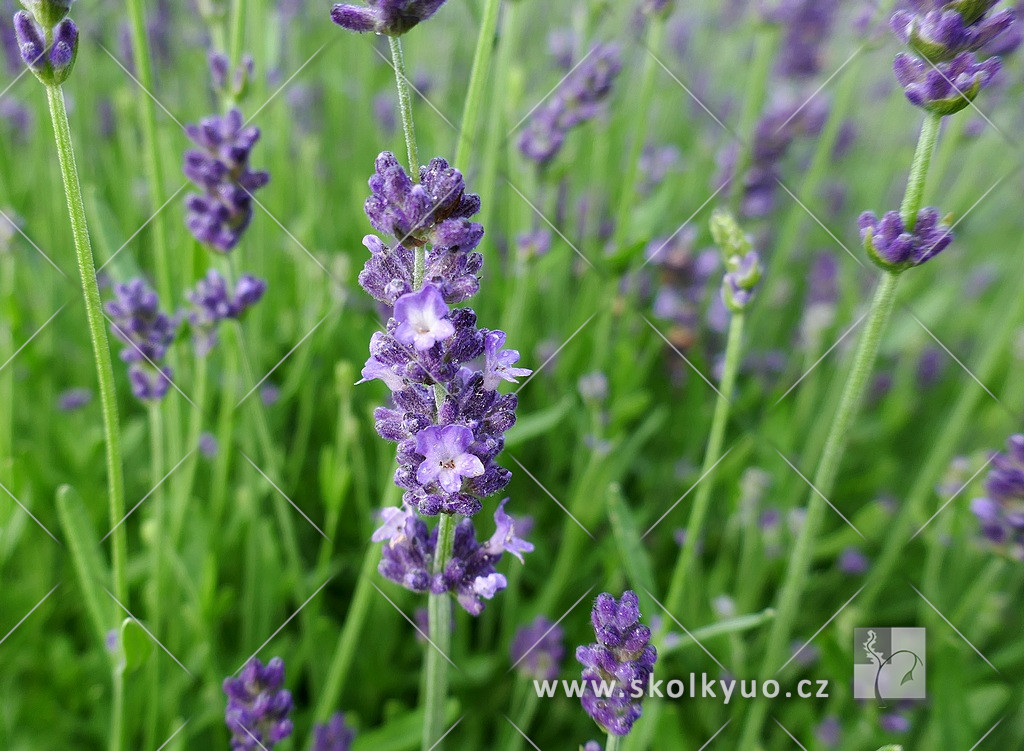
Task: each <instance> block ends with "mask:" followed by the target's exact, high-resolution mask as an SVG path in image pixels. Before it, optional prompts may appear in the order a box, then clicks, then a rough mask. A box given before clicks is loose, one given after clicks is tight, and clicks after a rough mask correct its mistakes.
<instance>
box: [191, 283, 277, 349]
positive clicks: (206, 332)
mask: <svg viewBox="0 0 1024 751" xmlns="http://www.w3.org/2000/svg"><path fill="white" fill-rule="evenodd" d="M266 290H267V283H266V282H265V281H263V280H262V279H257V278H256V277H253V276H249V275H248V274H243V275H242V276H241V277H239V279H238V282H237V283H236V284H235V289H234V291H231V290H229V289H228V285H227V281H226V280H225V279H224V277H222V276H221V275H220V273H219V272H217V271H216V270H214V269H211V270H210V271H209V272H208V273H207V274H206V277H205V278H204V279H200V280H199V283H198V284H196V288H195V289H194V290H192V291H191V292H189V294H188V300H189V302H190V303H192V310H191V311H190V312H189V315H188V320H189V323H190V324H191V326H192V330H193V341H194V342H195V348H196V352H197V353H198V354H199V355H201V356H202V355H206V354H208V353H209V352H210V350H212V349H213V347H214V345H216V343H217V328H218V327H219V325H220V323H221V321H224V320H226V319H228V318H235V319H237V318H241V317H242V315H244V314H245V312H246V311H247V310H248V309H249V308H251V307H252V306H253V305H255V304H256V303H257V302H259V301H260V300H261V299H262V297H263V294H264V292H266Z"/></svg>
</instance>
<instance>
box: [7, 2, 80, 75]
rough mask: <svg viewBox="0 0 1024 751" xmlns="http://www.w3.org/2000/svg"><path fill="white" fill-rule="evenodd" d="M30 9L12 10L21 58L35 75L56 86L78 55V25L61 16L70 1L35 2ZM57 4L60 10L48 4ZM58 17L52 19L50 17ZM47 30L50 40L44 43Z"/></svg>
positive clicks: (67, 8)
mask: <svg viewBox="0 0 1024 751" xmlns="http://www.w3.org/2000/svg"><path fill="white" fill-rule="evenodd" d="M31 5H32V6H33V7H34V11H33V13H34V17H33V13H29V12H28V11H24V10H22V11H18V12H17V13H15V14H14V33H15V35H16V36H17V40H18V46H19V47H20V49H21V59H22V60H23V61H24V62H25V65H27V66H28V67H29V70H31V71H32V72H33V73H34V74H35V76H36V78H38V79H39V80H40V81H42V82H43V83H45V84H47V85H48V86H58V85H60V84H62V83H64V81H66V80H67V78H68V76H70V75H71V70H72V69H73V68H74V67H75V59H76V58H77V57H78V27H77V26H76V25H75V22H74V21H72V20H71V19H70V18H65V17H64V16H66V15H67V11H68V10H69V9H70V7H71V3H70V2H67V3H64V4H61V3H54V2H37V3H32V4H31ZM50 6H59V7H60V8H63V14H60V13H57V12H53V13H51V12H50V11H49V10H48V8H50ZM58 16H59V18H58V20H56V21H54V20H53V19H54V18H57V17H58ZM47 33H49V34H51V35H52V36H51V39H52V42H51V43H50V45H49V46H47V43H46V35H47Z"/></svg>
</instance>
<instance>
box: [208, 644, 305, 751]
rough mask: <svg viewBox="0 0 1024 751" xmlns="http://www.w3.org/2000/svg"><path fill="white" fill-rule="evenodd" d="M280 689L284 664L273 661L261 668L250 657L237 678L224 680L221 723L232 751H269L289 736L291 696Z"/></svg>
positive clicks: (276, 658) (290, 728)
mask: <svg viewBox="0 0 1024 751" xmlns="http://www.w3.org/2000/svg"><path fill="white" fill-rule="evenodd" d="M283 685H284V661H283V660H282V659H281V658H280V657H275V658H274V659H272V660H271V661H270V662H268V663H267V664H266V665H265V666H264V665H263V663H262V662H260V660H259V659H258V658H256V657H253V658H252V659H250V660H249V662H247V663H246V664H245V667H244V668H242V672H241V673H239V674H238V677H229V678H225V679H224V693H225V694H227V697H228V704H227V709H226V711H225V713H224V721H225V723H226V724H227V726H228V730H230V731H231V748H232V749H234V751H256V749H266V750H267V751H269V750H270V749H272V748H273V747H274V746H275V745H277V744H278V743H280V742H281V741H283V740H284V739H285V738H287V737H288V736H289V735H291V734H292V721H291V720H290V719H289V718H288V716H289V715H290V714H291V711H292V695H291V692H290V691H288V690H287V689H284V688H281V686H283Z"/></svg>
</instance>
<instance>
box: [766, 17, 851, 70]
mask: <svg viewBox="0 0 1024 751" xmlns="http://www.w3.org/2000/svg"><path fill="white" fill-rule="evenodd" d="M838 10H839V6H838V4H837V3H823V2H820V0H783V1H782V2H779V3H778V5H777V6H776V7H775V8H773V9H771V10H770V11H769V12H768V13H767V14H766V16H767V20H770V21H772V22H774V23H778V24H781V25H782V26H783V28H784V30H785V37H784V38H783V40H782V43H781V44H780V47H779V49H780V54H779V59H778V62H777V65H778V70H779V73H780V74H781V75H782V76H785V77H786V78H813V77H814V76H816V75H817V74H818V73H820V72H821V69H822V65H823V62H824V50H825V45H826V43H827V42H828V39H829V37H830V36H831V34H832V26H833V24H834V23H835V18H836V15H837V12H838Z"/></svg>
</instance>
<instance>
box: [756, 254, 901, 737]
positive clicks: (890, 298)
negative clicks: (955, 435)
mask: <svg viewBox="0 0 1024 751" xmlns="http://www.w3.org/2000/svg"><path fill="white" fill-rule="evenodd" d="M899 279H900V277H899V274H897V273H893V272H888V271H887V272H885V274H884V275H883V276H882V279H881V281H880V282H879V284H878V289H877V290H876V292H875V298H874V300H873V301H872V303H871V312H870V313H869V315H868V320H867V324H866V327H865V329H864V334H863V335H862V337H861V340H860V344H859V346H858V348H857V354H856V356H855V357H854V361H853V366H852V367H851V369H850V374H849V376H848V377H847V380H846V386H845V388H844V389H843V396H842V399H841V401H840V402H839V409H838V410H837V411H836V414H835V416H834V418H833V420H832V428H831V429H830V431H829V434H828V438H827V439H826V441H825V449H824V451H823V452H822V456H821V461H820V462H819V464H818V470H817V472H815V475H814V481H813V483H812V485H813V486H814V488H815V489H813V490H811V491H810V495H809V498H808V502H807V516H806V518H805V519H804V522H803V525H802V526H801V527H800V534H799V535H798V537H797V540H796V544H795V546H794V548H793V554H792V556H791V557H790V559H789V566H788V567H787V568H786V575H785V578H784V579H783V583H782V589H781V591H780V593H779V600H778V606H777V612H778V617H777V618H776V620H775V622H774V624H773V626H772V629H771V631H770V632H769V635H768V645H767V647H766V648H765V653H764V662H763V664H762V668H761V675H770V674H771V673H772V671H774V670H776V669H777V668H778V667H779V665H781V664H782V663H783V662H784V661H785V650H786V646H787V645H788V644H789V639H790V635H791V633H792V631H793V627H794V625H795V622H796V618H797V615H798V612H797V608H798V607H799V604H800V597H801V595H802V594H803V591H804V589H805V588H806V586H807V580H808V575H809V570H810V564H811V557H812V554H813V552H814V542H815V538H816V537H817V533H818V527H819V526H821V521H822V518H823V517H824V514H825V508H826V505H827V504H826V501H825V499H824V497H827V496H828V494H829V493H831V492H832V488H833V486H834V484H835V479H836V475H837V473H838V471H839V464H840V462H841V460H842V458H843V453H844V451H845V450H846V445H847V442H848V441H849V434H850V429H851V427H852V426H853V421H854V418H855V417H856V415H857V410H858V408H859V406H860V402H861V398H862V397H863V395H864V389H865V387H866V386H867V382H868V378H869V377H870V375H871V372H872V370H873V369H874V365H875V359H876V357H877V356H878V347H879V344H880V343H881V340H882V333H883V331H884V330H885V326H886V323H887V322H888V320H889V316H890V314H891V313H892V309H893V305H894V303H895V301H896V288H897V285H898V284H899ZM823 496H824V497H823ZM766 710H767V705H766V703H765V701H764V699H763V697H762V698H761V699H759V700H757V701H755V703H754V705H753V706H752V707H751V710H750V714H749V715H748V716H747V724H746V727H745V729H744V733H743V738H742V740H741V742H740V745H739V747H740V748H755V747H756V743H757V739H758V737H759V736H760V733H761V726H762V724H763V722H764V717H765V713H766Z"/></svg>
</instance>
